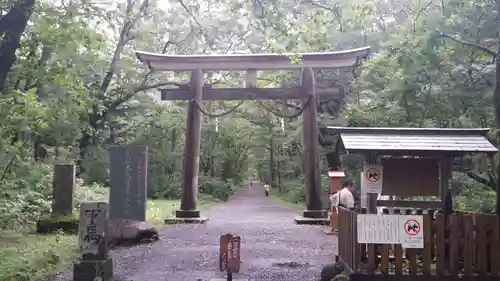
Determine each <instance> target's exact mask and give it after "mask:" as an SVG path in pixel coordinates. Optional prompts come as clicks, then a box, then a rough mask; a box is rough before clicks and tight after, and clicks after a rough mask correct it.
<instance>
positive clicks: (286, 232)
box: [59, 183, 337, 281]
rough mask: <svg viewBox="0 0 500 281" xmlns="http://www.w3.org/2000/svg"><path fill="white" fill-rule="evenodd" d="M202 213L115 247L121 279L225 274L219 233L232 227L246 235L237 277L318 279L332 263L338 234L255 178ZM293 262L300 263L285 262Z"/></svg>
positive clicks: (177, 279)
mask: <svg viewBox="0 0 500 281" xmlns="http://www.w3.org/2000/svg"><path fill="white" fill-rule="evenodd" d="M203 215H206V216H208V217H209V218H210V221H208V222H207V223H206V224H204V225H179V226H175V227H166V228H164V229H162V230H161V232H160V235H161V240H160V241H158V242H156V243H154V244H150V245H140V246H136V247H133V248H128V249H125V248H123V249H120V250H117V251H115V252H114V253H113V259H114V264H115V274H116V275H117V276H118V277H119V278H120V279H119V280H121V281H167V280H168V281H184V280H186V281H194V280H200V279H201V280H204V281H205V280H206V281H209V280H211V279H213V278H223V277H225V275H224V273H222V272H219V270H218V249H219V237H220V235H221V234H225V233H228V232H231V233H233V234H235V235H240V236H241V239H242V246H241V247H242V253H241V257H242V261H243V263H242V264H241V270H240V273H238V274H234V275H233V279H236V280H237V279H248V280H252V281H253V280H255V281H264V280H276V281H278V280H287V281H307V280H319V279H318V275H319V272H320V271H321V266H322V265H324V264H327V263H331V262H332V261H333V260H334V254H335V253H336V251H337V247H336V243H337V239H336V236H327V235H325V234H324V233H323V228H322V227H320V226H309V225H296V224H295V223H294V222H293V217H294V213H293V212H292V211H291V210H289V209H287V208H285V207H283V206H280V205H279V204H278V203H276V202H275V201H273V200H272V199H270V198H268V197H265V196H264V190H263V187H262V186H261V185H257V184H255V183H254V185H253V186H250V185H246V186H245V187H243V188H242V189H241V190H239V191H238V192H237V193H236V194H234V195H233V196H232V197H231V199H230V200H229V201H228V202H225V203H221V204H217V205H215V206H214V207H212V208H211V209H210V210H208V211H206V212H203ZM291 262H293V263H297V264H298V265H299V266H298V267H290V266H283V264H287V263H291ZM59 280H63V279H59Z"/></svg>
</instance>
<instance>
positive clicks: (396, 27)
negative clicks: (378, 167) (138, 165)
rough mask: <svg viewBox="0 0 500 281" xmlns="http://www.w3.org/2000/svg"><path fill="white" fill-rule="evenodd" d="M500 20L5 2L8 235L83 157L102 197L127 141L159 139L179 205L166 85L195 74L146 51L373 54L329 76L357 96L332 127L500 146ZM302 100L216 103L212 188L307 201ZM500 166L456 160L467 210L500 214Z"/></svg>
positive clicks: (268, 81)
mask: <svg viewBox="0 0 500 281" xmlns="http://www.w3.org/2000/svg"><path fill="white" fill-rule="evenodd" d="M499 5H500V4H499ZM499 12H500V8H499V7H498V6H497V4H496V3H495V1H493V0H476V1H472V0H439V1H438V0H402V1H392V0H389V1H386V0H370V1H365V0H363V1H362V0H351V1H347V0H303V1H302V0H300V1H294V0H281V1H277V0H269V1H259V0H253V1H243V0H220V1H217V0H210V1H199V0H179V1H159V0H158V1H151V0H115V1H111V0H110V1H97V0H96V1H92V0H61V1H49V0H37V1H35V0H6V1H2V2H1V3H0V40H1V41H0V92H1V94H0V124H1V127H0V148H1V152H2V153H0V186H1V187H2V188H1V192H0V228H3V229H11V228H24V227H27V226H28V227H29V226H31V225H32V224H33V222H34V221H35V220H36V218H37V217H38V216H39V215H40V214H41V213H43V212H47V211H48V210H49V209H50V200H51V198H50V196H51V194H52V189H51V180H52V168H53V167H52V165H53V164H55V163H62V162H68V161H74V162H75V163H77V165H78V178H79V181H78V187H77V198H76V200H77V201H78V200H83V199H89V198H93V196H95V194H94V193H102V192H103V191H102V190H105V186H106V183H107V176H108V175H107V174H108V165H109V164H108V159H107V157H108V156H107V155H108V154H107V151H108V148H109V147H110V146H112V145H117V144H130V143H141V144H147V145H148V147H149V171H148V180H149V189H150V190H151V194H152V196H153V197H154V198H169V199H176V198H179V196H180V182H181V172H182V171H181V168H182V161H181V159H182V153H183V149H184V137H185V136H184V134H185V126H186V106H185V105H186V104H185V102H165V101H160V99H159V93H158V91H157V89H158V88H162V87H175V86H178V85H179V84H180V83H184V82H183V81H186V79H187V74H186V73H177V74H169V73H155V72H151V71H148V70H147V68H146V67H145V66H143V65H141V64H140V62H139V61H138V60H137V59H136V57H135V54H134V50H143V51H150V52H158V53H164V54H211V53H217V54H224V53H282V52H291V53H295V52H321V51H335V50H344V49H350V48H355V47H361V46H366V45H369V46H371V47H372V53H371V56H370V58H369V60H367V61H364V62H363V63H362V66H361V67H359V68H357V69H345V70H334V71H321V72H320V73H318V77H317V79H318V84H321V85H324V86H332V85H341V86H343V87H344V89H346V92H345V97H344V99H343V100H342V101H341V102H338V101H328V102H322V103H318V104H317V106H318V112H319V113H320V123H321V125H342V126H403V127H443V128H453V127H485V128H492V133H491V136H492V139H491V141H492V142H493V143H494V144H495V145H496V143H497V142H496V133H495V132H496V130H495V128H497V129H498V128H500V114H495V109H496V110H497V111H499V110H500V86H499V85H497V84H498V83H500V79H495V76H499V75H500V74H497V72H496V69H497V67H498V66H497V65H498V60H497V59H496V57H497V50H499V49H500V48H499V46H500V37H499V36H500V35H499V28H498V24H499V23H500V22H499V21H500V19H499V16H498V13H499ZM498 73H500V71H499V72H498ZM298 76H299V75H298V73H296V72H278V73H276V72H259V74H258V81H259V86H261V87H279V86H286V85H292V84H297V83H298V79H299V77H298ZM206 80H207V81H208V82H209V83H212V84H213V85H214V87H231V86H232V87H238V86H242V85H243V80H244V76H243V75H242V73H234V72H231V73H225V72H220V73H206ZM299 103H300V101H286V102H284V101H270V102H260V103H256V102H252V101H246V102H243V103H239V102H217V101H214V102H204V104H203V107H204V111H205V112H206V113H208V114H204V116H203V129H202V152H201V159H200V165H201V169H200V171H201V172H202V175H201V181H200V189H201V190H202V192H204V193H208V194H210V195H213V196H215V197H220V196H224V194H223V193H224V192H230V191H228V189H227V188H226V187H227V185H230V186H237V185H238V184H239V183H241V182H242V181H243V180H245V179H247V178H250V177H253V176H254V175H258V176H259V177H260V179H262V180H263V181H267V182H270V183H271V185H272V186H273V187H276V189H278V190H279V191H280V192H281V194H282V195H283V198H285V199H286V200H290V201H293V202H295V203H301V202H302V201H303V200H304V189H303V167H302V160H301V159H302V157H301V149H302V148H301V126H300V125H301V119H300V116H298V117H297V112H298V110H300V104H299ZM226 113H227V114H226ZM322 155H324V151H322ZM323 162H324V163H323V165H322V174H323V175H325V179H326V171H327V166H326V161H324V160H323ZM498 162H499V161H497V157H490V158H488V157H486V156H484V155H479V156H474V157H469V158H466V159H461V160H457V161H456V162H455V163H454V164H455V165H454V174H453V189H454V194H455V198H456V205H457V206H456V207H457V208H460V209H469V210H474V211H483V212H494V210H495V195H496V193H495V190H496V186H497V181H498V177H497V174H496V173H495V171H496V169H497V165H498ZM360 164H361V163H357V162H356V161H351V162H349V163H346V166H347V170H348V172H349V174H351V175H358V174H359V173H358V172H357V171H358V170H359V169H360V166H359V165H360ZM328 184H329V183H328V181H327V180H324V181H323V185H324V186H325V190H326V189H327V188H328ZM221 194H222V195H221ZM0 279H1V278H0ZM20 280H25V279H20ZM26 280H28V279H26Z"/></svg>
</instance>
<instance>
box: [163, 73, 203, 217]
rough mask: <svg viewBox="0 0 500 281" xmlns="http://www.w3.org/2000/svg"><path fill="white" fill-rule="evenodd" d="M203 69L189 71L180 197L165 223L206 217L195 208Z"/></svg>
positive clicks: (198, 170)
mask: <svg viewBox="0 0 500 281" xmlns="http://www.w3.org/2000/svg"><path fill="white" fill-rule="evenodd" d="M203 84H204V81H203V70H201V69H196V70H194V71H192V72H191V77H190V81H189V94H190V96H191V99H190V100H189V102H188V112H187V128H186V145H185V147H184V162H183V166H182V197H181V207H180V210H177V211H175V218H167V219H165V223H179V222H184V223H204V222H205V221H207V218H205V217H201V216H200V211H199V210H197V209H196V200H197V198H198V174H199V172H200V149H201V148H200V144H201V143H200V142H201V140H200V138H201V121H202V120H201V112H200V110H199V109H198V105H201V103H202V97H203ZM197 104H198V105H197Z"/></svg>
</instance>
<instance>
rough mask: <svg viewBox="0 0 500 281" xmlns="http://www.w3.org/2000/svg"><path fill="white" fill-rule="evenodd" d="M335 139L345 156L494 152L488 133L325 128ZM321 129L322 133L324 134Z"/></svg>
mask: <svg viewBox="0 0 500 281" xmlns="http://www.w3.org/2000/svg"><path fill="white" fill-rule="evenodd" d="M325 129H326V132H327V133H328V134H332V133H333V134H336V135H338V138H339V141H340V142H337V143H338V144H339V145H342V148H343V149H344V150H345V151H346V152H348V153H351V152H368V151H374V152H376V151H379V152H386V153H389V154H390V153H398V152H417V153H418V152H453V153H459V154H460V153H478V152H485V153H494V152H498V149H497V148H496V147H495V146H493V145H492V144H491V143H490V142H489V141H488V139H487V138H486V133H487V132H488V131H489V129H440V128H366V127H365V128H359V127H358V128H356V127H326V128H325ZM325 129H324V130H323V131H325Z"/></svg>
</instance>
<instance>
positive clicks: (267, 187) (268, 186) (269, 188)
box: [264, 183, 271, 197]
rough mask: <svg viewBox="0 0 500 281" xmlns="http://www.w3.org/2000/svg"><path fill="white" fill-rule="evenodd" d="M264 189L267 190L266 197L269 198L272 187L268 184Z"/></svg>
mask: <svg viewBox="0 0 500 281" xmlns="http://www.w3.org/2000/svg"><path fill="white" fill-rule="evenodd" d="M264 189H265V190H266V197H269V191H270V190H271V186H270V185H269V184H267V183H266V184H265V185H264Z"/></svg>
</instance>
